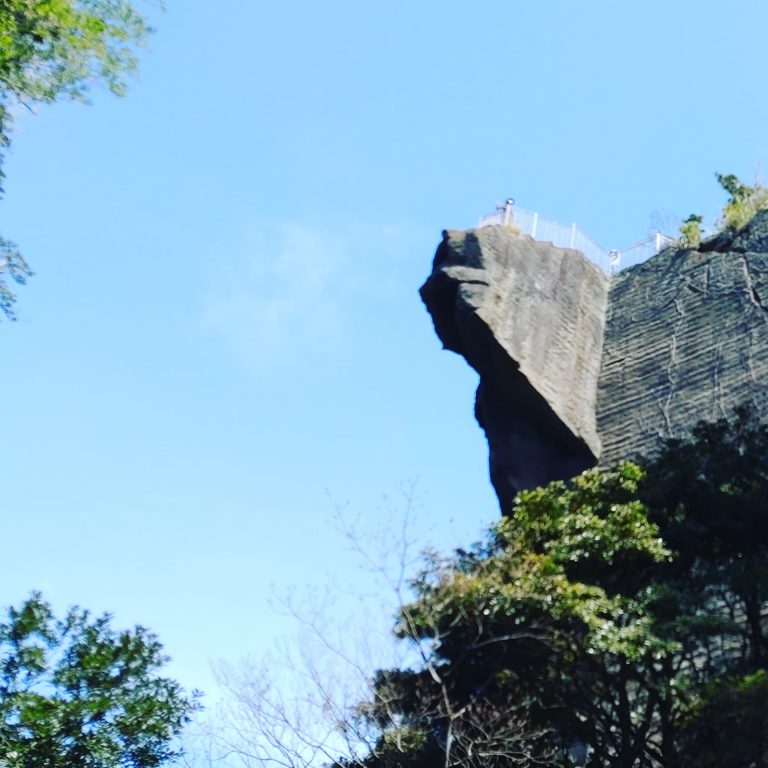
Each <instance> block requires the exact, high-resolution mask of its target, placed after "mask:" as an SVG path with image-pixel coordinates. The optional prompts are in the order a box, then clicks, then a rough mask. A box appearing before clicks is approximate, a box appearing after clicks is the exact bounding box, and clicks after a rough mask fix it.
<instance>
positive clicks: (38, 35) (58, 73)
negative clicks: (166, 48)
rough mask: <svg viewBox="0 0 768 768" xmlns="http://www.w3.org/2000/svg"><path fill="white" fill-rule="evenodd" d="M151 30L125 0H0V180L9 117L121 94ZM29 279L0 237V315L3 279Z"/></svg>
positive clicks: (8, 310)
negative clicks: (97, 94) (96, 91)
mask: <svg viewBox="0 0 768 768" xmlns="http://www.w3.org/2000/svg"><path fill="white" fill-rule="evenodd" d="M149 32H150V29H149V26H148V23H147V20H146V18H145V17H144V16H143V15H142V14H141V13H139V12H138V11H137V10H136V8H134V6H133V5H132V4H131V3H130V2H128V0H0V181H2V178H3V173H2V154H1V153H2V151H3V150H5V149H6V148H7V147H8V145H9V143H10V136H11V131H12V123H13V116H14V113H15V112H16V111H18V110H19V109H23V108H32V107H34V106H35V105H36V104H42V103H50V102H53V101H56V100H57V99H59V98H63V97H64V98H71V99H75V100H77V101H86V100H87V98H88V94H89V91H90V89H91V88H92V87H93V86H94V85H98V84H101V85H104V86H105V87H106V88H108V89H109V90H110V91H112V92H113V93H115V94H118V95H122V94H123V93H124V92H125V89H126V82H127V78H128V77H129V76H130V75H131V74H132V73H133V71H134V70H135V68H136V64H137V48H138V47H139V46H141V45H142V44H143V43H144V42H145V40H146V38H147V35H148V34H149ZM30 274H31V272H30V270H29V267H28V266H27V264H26V262H25V261H24V259H23V258H22V257H21V254H20V253H19V251H18V249H17V248H16V246H15V245H14V243H12V242H10V241H8V240H5V239H2V238H0V312H2V313H3V314H5V316H6V317H10V318H12V317H13V303H14V301H15V297H14V295H13V292H12V291H11V290H10V288H9V287H8V283H7V281H8V279H10V280H12V281H14V282H16V283H23V282H24V281H25V279H26V278H27V277H28V276H29V275H30Z"/></svg>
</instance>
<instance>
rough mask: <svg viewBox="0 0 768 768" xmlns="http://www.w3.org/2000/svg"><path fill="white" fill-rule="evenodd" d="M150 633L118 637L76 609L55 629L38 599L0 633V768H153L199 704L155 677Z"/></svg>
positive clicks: (104, 621)
mask: <svg viewBox="0 0 768 768" xmlns="http://www.w3.org/2000/svg"><path fill="white" fill-rule="evenodd" d="M166 661H167V658H166V657H165V656H164V655H163V653H162V647H161V646H160V643H159V642H158V641H157V638H155V637H154V635H152V634H151V633H149V632H148V631H147V630H145V629H143V628H142V627H136V628H135V629H134V630H132V631H123V632H120V631H116V630H115V629H113V628H112V626H111V620H110V617H109V616H100V617H92V616H91V615H90V614H89V613H88V612H87V611H84V610H81V609H78V608H74V609H72V610H70V611H69V612H68V613H67V614H66V616H65V617H64V618H62V619H57V618H56V617H55V616H54V615H53V613H52V610H51V607H50V606H49V605H48V604H47V603H46V602H45V601H43V599H42V598H41V596H40V595H39V594H34V595H32V597H31V598H29V599H28V600H26V601H25V602H24V603H23V604H22V605H21V606H20V607H19V608H11V609H10V610H9V611H8V614H7V618H6V619H5V621H4V622H2V623H0V766H2V768H118V766H120V767H123V768H155V766H160V765H163V764H165V763H167V762H170V761H173V760H174V759H175V758H176V757H177V756H178V754H179V752H178V745H177V744H176V743H175V740H176V737H177V736H178V735H179V733H180V731H181V729H182V727H183V726H184V724H185V723H186V722H187V721H188V720H189V717H190V715H191V713H192V712H193V711H194V710H195V709H196V708H197V704H196V699H195V697H194V696H192V697H190V696H187V695H185V694H184V692H183V691H182V689H181V688H180V686H179V685H178V683H176V682H175V681H173V680H171V679H169V678H166V677H162V676H161V675H160V674H159V671H160V670H161V669H162V667H163V666H164V665H165V663H166Z"/></svg>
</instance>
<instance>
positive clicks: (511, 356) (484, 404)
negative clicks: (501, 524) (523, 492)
mask: <svg viewBox="0 0 768 768" xmlns="http://www.w3.org/2000/svg"><path fill="white" fill-rule="evenodd" d="M421 295H422V298H423V300H424V302H425V304H426V305H427V308H428V309H429V311H430V313H431V315H432V318H433V321H434V324H435V330H436V331H437V334H438V336H439V337H440V339H441V340H442V342H443V345H444V346H445V347H446V348H447V349H450V350H453V351H454V352H457V353H459V354H461V355H463V356H464V358H465V359H466V360H467V362H468V363H469V364H470V365H471V366H472V367H473V368H474V369H475V370H477V372H478V373H479V374H480V384H479V386H478V390H477V397H476V405H475V412H476V415H477V419H478V421H479V423H480V425H481V426H482V428H483V429H484V430H485V433H486V436H487V438H488V444H489V454H490V472H491V480H492V482H493V485H494V488H495V490H496V493H497V495H498V497H499V501H500V504H501V507H502V512H506V511H508V510H509V508H510V505H511V503H512V499H513V498H514V495H515V493H516V492H517V491H518V490H520V489H523V488H530V487H534V486H537V485H541V484H543V483H546V482H549V481H550V480H554V479H564V478H568V477H571V476H573V475H574V474H577V473H578V472H580V471H582V470H583V469H586V468H588V467H590V466H594V465H595V464H597V463H600V464H603V465H606V466H607V465H611V464H614V463H615V462H616V461H619V460H621V459H623V458H629V457H633V456H649V455H652V454H653V453H654V452H655V451H656V450H657V449H658V448H659V447H660V445H661V443H662V441H663V440H664V439H665V438H669V437H678V438H684V437H685V436H686V435H687V434H689V433H690V430H691V429H692V428H693V426H694V425H695V424H696V423H697V422H698V421H700V420H701V419H705V420H714V419H717V418H720V417H722V416H728V415H729V414H730V413H732V411H733V408H734V407H735V406H737V405H740V404H743V403H745V402H749V403H752V404H753V405H754V406H755V407H756V409H757V410H758V412H759V413H760V414H762V415H763V416H765V417H766V418H768V211H764V212H761V213H760V214H758V215H757V216H756V217H755V218H754V219H753V220H752V222H750V224H749V225H748V226H747V227H746V228H745V229H744V230H742V231H741V232H740V233H738V234H734V233H726V234H722V235H719V236H718V237H716V238H713V239H711V240H709V241H707V242H705V243H703V244H702V246H701V247H700V249H699V250H698V251H693V250H680V249H674V248H673V249H667V250H666V251H663V252H662V253H660V254H659V255H658V256H656V257H654V258H653V259H651V260H649V261H647V262H645V263H644V264H641V265H639V266H636V267H633V268H631V269H628V270H626V271H624V272H621V273H619V274H618V275H616V276H615V277H614V278H613V279H612V280H611V279H609V278H608V277H607V276H606V275H605V274H604V273H602V272H601V271H600V270H599V269H598V268H597V267H596V266H594V265H593V264H592V263H591V262H589V261H588V260H587V259H586V258H585V257H584V256H583V255H582V254H581V253H579V252H578V251H573V250H568V249H561V248H555V247H553V246H552V245H551V244H549V243H542V242H537V241H534V240H533V239H531V238H530V237H527V236H522V235H519V234H516V233H515V232H514V231H512V230H510V229H508V228H506V227H501V226H496V227H484V228H482V229H476V230H467V231H448V232H445V233H443V241H442V243H441V244H440V246H439V247H438V249H437V253H436V255H435V260H434V264H433V269H432V274H431V275H430V277H429V278H428V279H427V281H426V283H425V284H424V286H422V289H421Z"/></svg>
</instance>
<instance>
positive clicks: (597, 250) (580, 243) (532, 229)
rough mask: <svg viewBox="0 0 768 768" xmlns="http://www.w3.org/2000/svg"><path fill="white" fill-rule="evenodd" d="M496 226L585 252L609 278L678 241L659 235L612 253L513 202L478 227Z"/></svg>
mask: <svg viewBox="0 0 768 768" xmlns="http://www.w3.org/2000/svg"><path fill="white" fill-rule="evenodd" d="M494 224H505V225H508V226H512V227H515V229H517V230H518V231H519V232H521V233H522V234H524V235H530V236H531V237H532V238H533V239H534V240H541V241H543V242H550V243H552V245H554V246H557V247H558V248H573V249H575V250H577V251H581V252H582V253H583V254H584V255H585V256H586V257H587V258H588V259H589V260H590V261H591V262H593V263H594V264H597V265H598V266H599V267H600V268H601V269H602V270H604V271H605V272H608V273H609V274H612V273H614V272H616V271H617V270H619V269H624V268H625V267H630V266H633V265H634V264H640V263H641V262H643V261H645V260H646V259H649V258H650V257H651V256H655V255H656V254H657V253H658V252H659V251H661V250H662V248H666V247H667V246H668V245H672V244H673V243H674V242H675V238H673V237H670V236H669V235H664V234H662V233H661V232H656V233H655V234H653V235H651V236H650V237H647V238H645V239H644V240H638V241H637V242H636V243H633V244H632V245H630V246H629V247H627V248H624V249H623V250H618V249H616V250H609V249H607V248H603V247H602V246H601V245H600V244H599V243H598V242H596V241H595V240H594V239H593V238H591V237H590V236H589V235H588V234H587V233H586V232H584V230H583V229H581V227H579V226H578V225H576V224H575V223H574V224H570V225H564V224H560V223H559V222H557V221H553V220H552V219H548V218H546V217H544V216H541V215H540V214H538V213H535V212H533V211H526V210H525V209H523V208H518V207H517V206H516V205H514V204H512V203H511V201H507V203H506V204H504V205H500V206H497V208H496V211H495V212H494V213H491V214H488V215H487V216H483V217H482V218H481V219H480V223H479V225H478V226H480V227H487V226H490V225H494Z"/></svg>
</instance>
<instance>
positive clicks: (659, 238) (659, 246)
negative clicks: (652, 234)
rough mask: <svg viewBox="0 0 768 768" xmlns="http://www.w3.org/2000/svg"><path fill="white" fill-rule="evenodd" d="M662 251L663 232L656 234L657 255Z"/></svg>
mask: <svg viewBox="0 0 768 768" xmlns="http://www.w3.org/2000/svg"><path fill="white" fill-rule="evenodd" d="M660 250H661V232H657V233H656V253H659V251H660Z"/></svg>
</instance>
